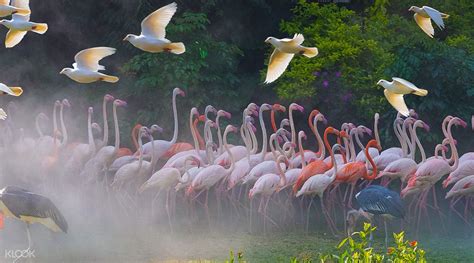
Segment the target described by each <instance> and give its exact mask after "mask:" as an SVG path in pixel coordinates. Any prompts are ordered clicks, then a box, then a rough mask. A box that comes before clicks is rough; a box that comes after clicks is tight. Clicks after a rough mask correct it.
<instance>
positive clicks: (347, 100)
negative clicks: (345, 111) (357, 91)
mask: <svg viewBox="0 0 474 263" xmlns="http://www.w3.org/2000/svg"><path fill="white" fill-rule="evenodd" d="M342 100H343V101H344V102H349V101H351V100H352V93H350V92H349V93H346V94H344V96H342Z"/></svg>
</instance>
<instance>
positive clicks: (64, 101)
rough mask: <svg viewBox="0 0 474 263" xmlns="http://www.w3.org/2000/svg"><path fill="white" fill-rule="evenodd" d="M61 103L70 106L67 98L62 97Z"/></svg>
mask: <svg viewBox="0 0 474 263" xmlns="http://www.w3.org/2000/svg"><path fill="white" fill-rule="evenodd" d="M62 103H63V105H64V106H66V107H71V104H70V103H69V101H68V100H67V99H63V102H62Z"/></svg>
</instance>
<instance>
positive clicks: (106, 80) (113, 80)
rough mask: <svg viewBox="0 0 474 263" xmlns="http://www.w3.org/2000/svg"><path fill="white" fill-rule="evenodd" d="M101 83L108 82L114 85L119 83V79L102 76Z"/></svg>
mask: <svg viewBox="0 0 474 263" xmlns="http://www.w3.org/2000/svg"><path fill="white" fill-rule="evenodd" d="M101 80H102V81H105V82H109V83H115V82H117V81H119V78H118V77H116V76H109V75H105V74H104V75H103V76H102V79H101Z"/></svg>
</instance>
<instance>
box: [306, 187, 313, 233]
mask: <svg viewBox="0 0 474 263" xmlns="http://www.w3.org/2000/svg"><path fill="white" fill-rule="evenodd" d="M310 199H311V201H309V205H308V209H307V211H306V226H305V232H306V234H308V230H309V212H310V209H311V205H312V204H313V200H314V198H313V196H310Z"/></svg>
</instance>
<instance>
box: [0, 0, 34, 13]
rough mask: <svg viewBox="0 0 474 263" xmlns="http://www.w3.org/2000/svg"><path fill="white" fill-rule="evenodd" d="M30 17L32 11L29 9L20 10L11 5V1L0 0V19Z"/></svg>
mask: <svg viewBox="0 0 474 263" xmlns="http://www.w3.org/2000/svg"><path fill="white" fill-rule="evenodd" d="M14 14H19V15H24V16H25V15H29V14H30V9H28V8H18V7H14V6H11V5H10V0H0V17H5V16H9V15H14Z"/></svg>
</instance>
